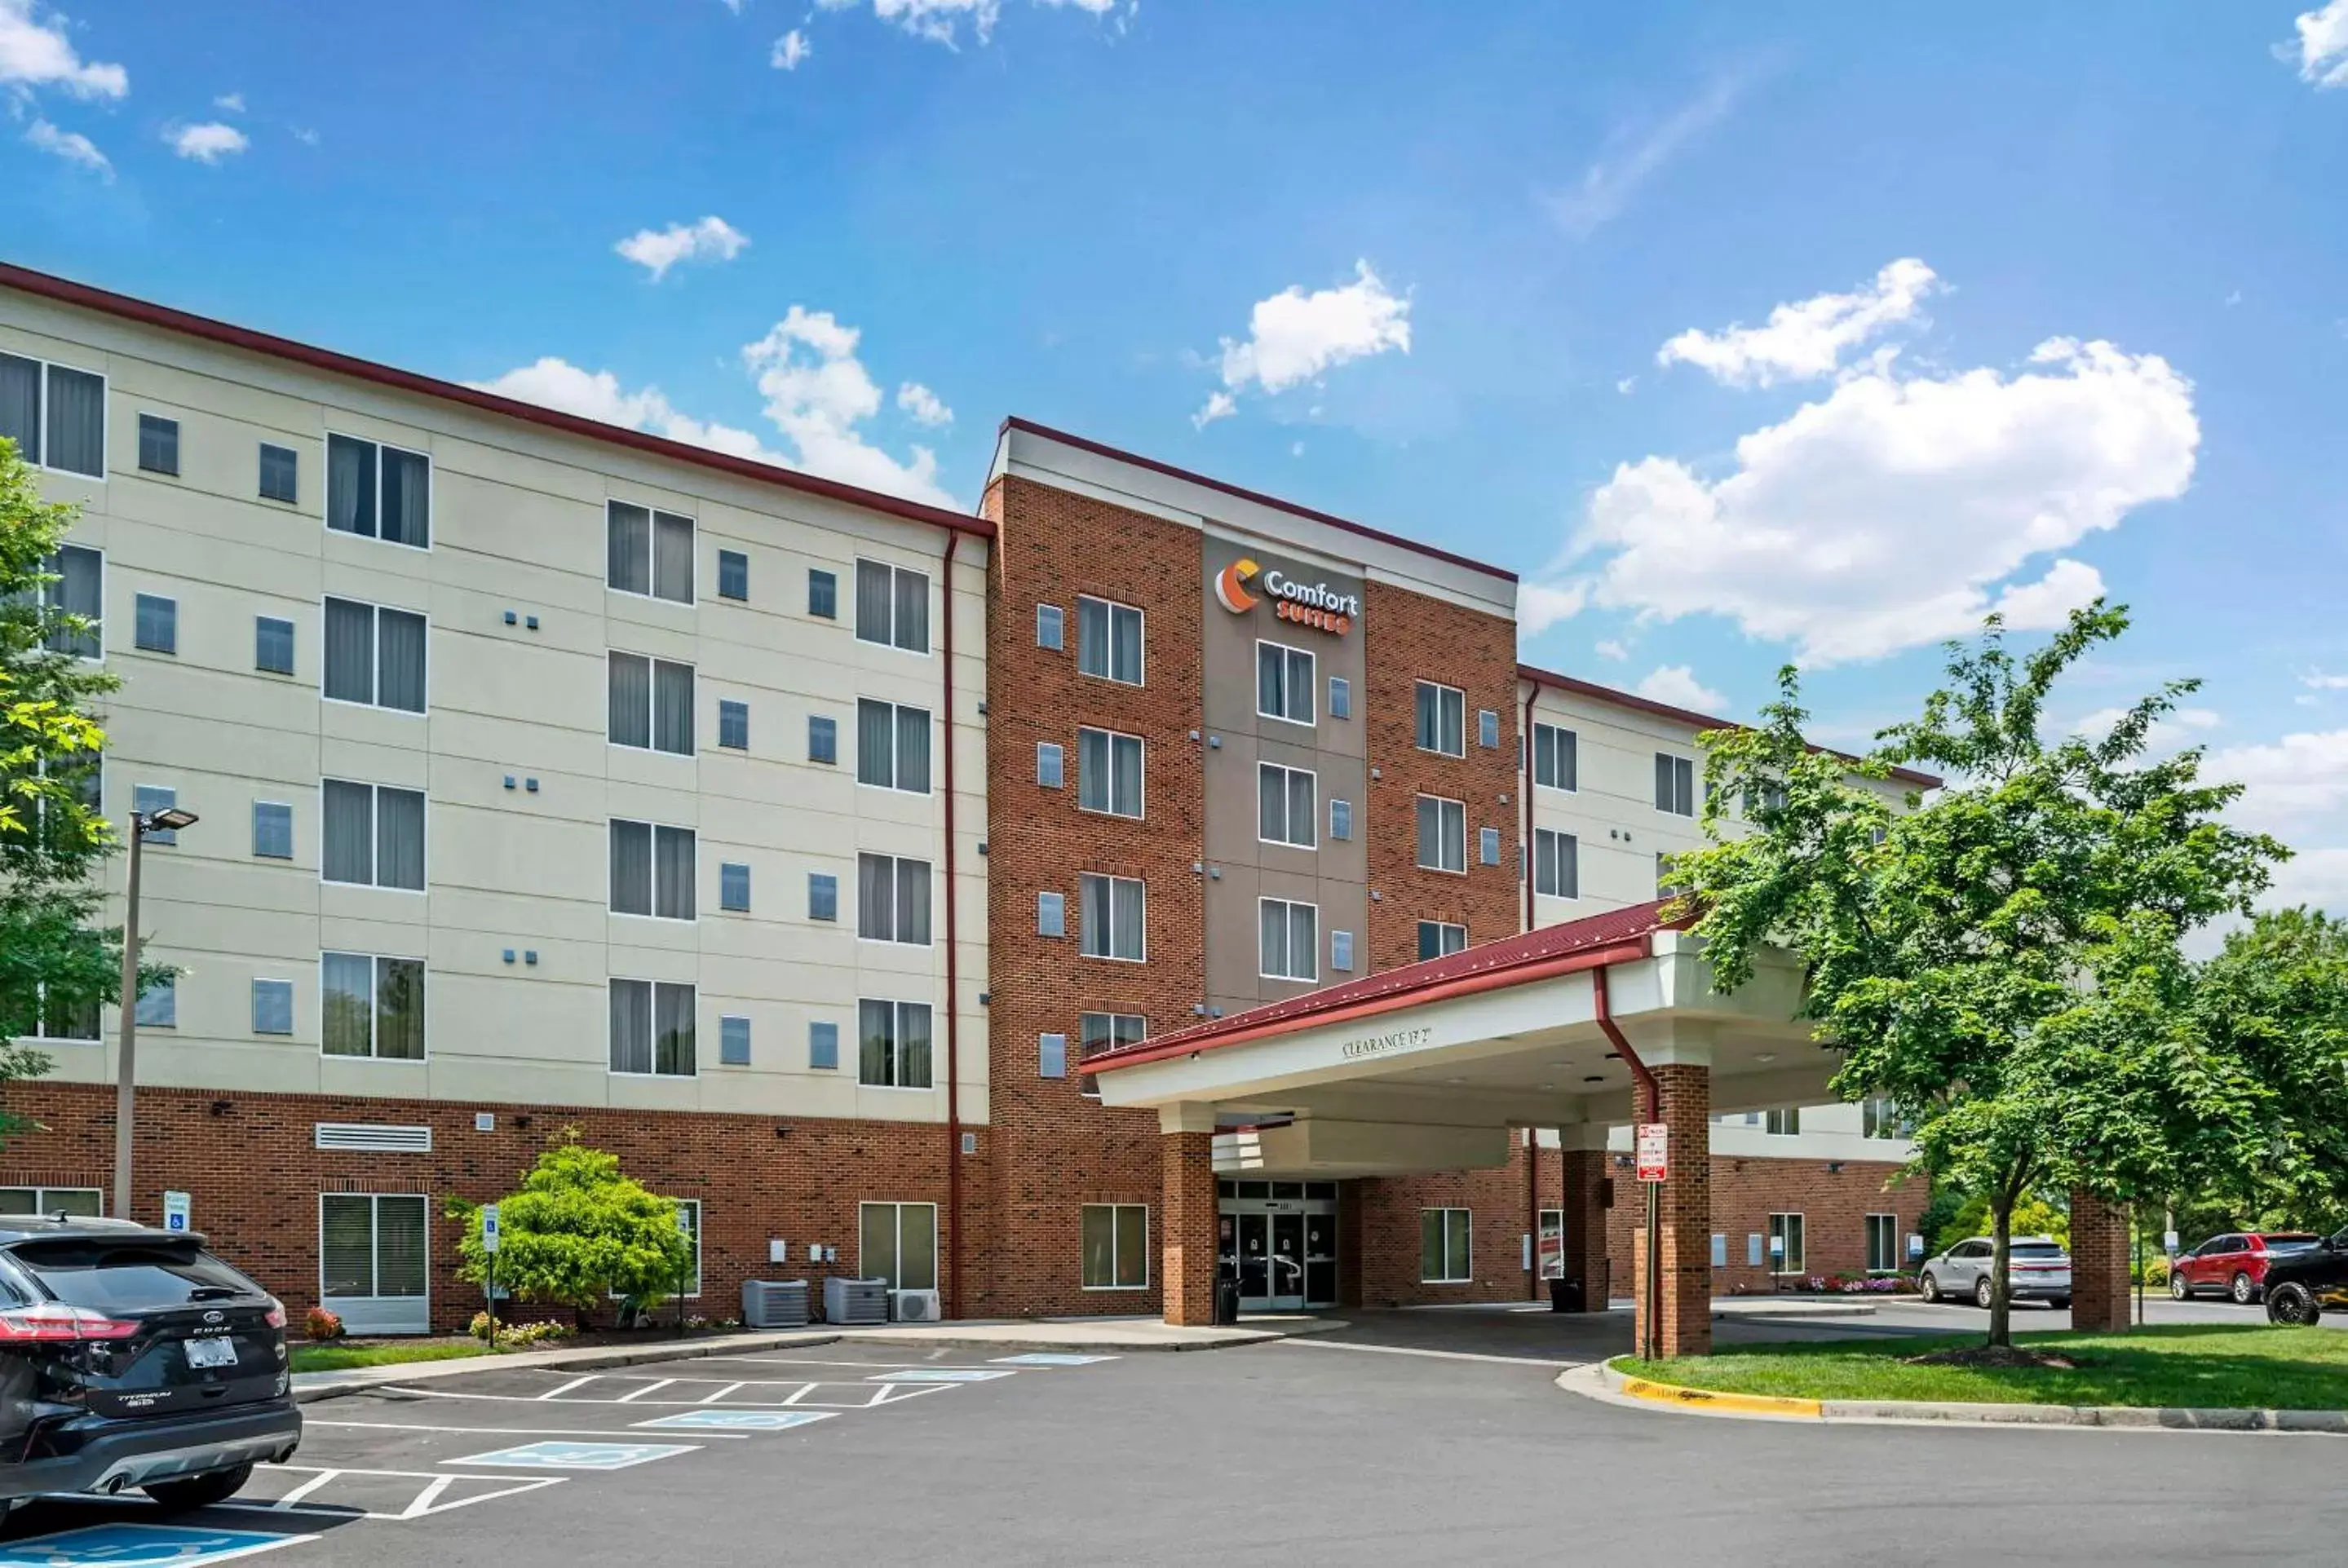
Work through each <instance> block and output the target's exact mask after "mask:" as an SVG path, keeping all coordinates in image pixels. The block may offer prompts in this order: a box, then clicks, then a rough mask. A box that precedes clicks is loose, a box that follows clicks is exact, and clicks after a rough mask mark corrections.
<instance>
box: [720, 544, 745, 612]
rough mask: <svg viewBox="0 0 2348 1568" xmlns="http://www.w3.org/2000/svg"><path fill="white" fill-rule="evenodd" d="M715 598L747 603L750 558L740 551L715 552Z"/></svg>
mask: <svg viewBox="0 0 2348 1568" xmlns="http://www.w3.org/2000/svg"><path fill="white" fill-rule="evenodd" d="M717 597H718V598H720V599H738V600H745V601H747V600H748V599H749V597H750V558H749V557H748V556H747V555H745V554H744V553H743V552H742V551H740V550H719V551H718V552H717Z"/></svg>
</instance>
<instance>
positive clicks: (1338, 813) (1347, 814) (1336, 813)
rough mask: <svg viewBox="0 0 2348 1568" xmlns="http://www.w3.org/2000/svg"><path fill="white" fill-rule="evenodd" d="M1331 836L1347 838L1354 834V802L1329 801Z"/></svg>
mask: <svg viewBox="0 0 2348 1568" xmlns="http://www.w3.org/2000/svg"><path fill="white" fill-rule="evenodd" d="M1329 836H1330V837H1332V838H1337V839H1346V838H1351V837H1353V836H1354V803H1353V802H1352V801H1350V800H1333V801H1331V802H1330V803H1329Z"/></svg>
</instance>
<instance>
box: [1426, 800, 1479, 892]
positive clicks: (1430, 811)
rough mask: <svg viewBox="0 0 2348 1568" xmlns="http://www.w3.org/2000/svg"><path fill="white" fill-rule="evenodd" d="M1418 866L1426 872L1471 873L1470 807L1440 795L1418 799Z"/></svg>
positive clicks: (1463, 874)
mask: <svg viewBox="0 0 2348 1568" xmlns="http://www.w3.org/2000/svg"><path fill="white" fill-rule="evenodd" d="M1418 865H1419V867H1420V869H1422V870H1426V871H1454V872H1457V873H1459V874H1460V875H1462V876H1465V875H1466V874H1467V871H1468V807H1467V804H1466V803H1465V802H1462V801H1456V800H1446V799H1444V798H1443V797H1442V796H1441V795H1437V794H1423V795H1420V796H1419V797H1418Z"/></svg>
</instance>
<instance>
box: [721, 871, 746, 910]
mask: <svg viewBox="0 0 2348 1568" xmlns="http://www.w3.org/2000/svg"><path fill="white" fill-rule="evenodd" d="M717 907H719V908H720V909H723V910H725V911H726V913H728V914H732V915H747V914H748V913H749V912H750V868H749V867H748V866H745V865H743V864H742V863H741V862H740V861H738V860H726V861H721V862H719V864H718V866H717Z"/></svg>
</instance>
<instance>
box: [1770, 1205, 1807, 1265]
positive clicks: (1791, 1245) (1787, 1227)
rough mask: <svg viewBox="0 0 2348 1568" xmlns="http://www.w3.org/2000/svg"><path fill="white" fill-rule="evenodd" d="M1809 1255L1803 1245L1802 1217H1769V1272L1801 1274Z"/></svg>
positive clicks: (1776, 1215) (1779, 1215)
mask: <svg viewBox="0 0 2348 1568" xmlns="http://www.w3.org/2000/svg"><path fill="white" fill-rule="evenodd" d="M1807 1262H1808V1254H1807V1250H1806V1249H1805V1248H1804V1246H1803V1245H1802V1216H1801V1215H1799V1214H1771V1215H1770V1216H1769V1272H1770V1273H1772V1274H1799V1273H1801V1272H1802V1271H1803V1269H1804V1268H1805V1267H1806V1266H1807Z"/></svg>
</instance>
